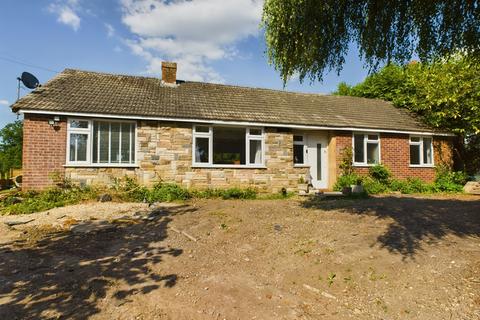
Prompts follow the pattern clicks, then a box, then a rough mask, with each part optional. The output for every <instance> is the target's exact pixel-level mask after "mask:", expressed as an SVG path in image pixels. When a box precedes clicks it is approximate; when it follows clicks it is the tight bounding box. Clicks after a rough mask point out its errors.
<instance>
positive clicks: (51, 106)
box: [12, 69, 432, 131]
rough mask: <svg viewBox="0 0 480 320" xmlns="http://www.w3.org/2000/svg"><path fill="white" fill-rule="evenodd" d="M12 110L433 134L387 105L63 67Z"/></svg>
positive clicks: (408, 116) (317, 95)
mask: <svg viewBox="0 0 480 320" xmlns="http://www.w3.org/2000/svg"><path fill="white" fill-rule="evenodd" d="M12 109H13V110H14V111H18V110H42V111H51V112H75V113H95V114H105V115H124V116H151V117H166V118H167V117H168V118H178V119H202V120H212V121H213V120H223V121H242V122H261V123H275V124H286V125H307V126H328V127H354V128H369V129H384V130H400V131H432V129H431V128H428V127H427V126H425V125H424V124H422V123H421V121H419V120H418V119H416V118H414V117H413V116H412V115H411V114H409V113H408V112H407V111H405V110H403V109H398V108H395V107H394V106H393V105H392V104H391V103H388V102H385V101H381V100H374V99H365V98H356V97H344V96H333V95H321V94H307V93H294V92H286V91H279V90H269V89H259V88H248V87H238V86H230V85H220V84H210V83H201V82H188V81H187V82H181V83H179V84H178V85H177V86H174V87H172V86H166V85H164V84H162V82H161V80H160V79H157V78H148V77H139V76H125V75H113V74H106V73H98V72H89V71H80V70H72V69H66V70H64V71H63V72H62V73H60V74H58V75H57V76H56V77H54V78H53V79H51V80H50V81H48V82H47V83H46V84H45V85H43V86H42V87H40V88H38V89H36V90H34V91H33V92H32V93H30V94H28V95H26V96H25V97H23V98H22V99H20V100H19V101H17V102H16V103H15V104H14V105H13V106H12Z"/></svg>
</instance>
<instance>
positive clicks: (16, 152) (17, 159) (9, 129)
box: [0, 121, 23, 176]
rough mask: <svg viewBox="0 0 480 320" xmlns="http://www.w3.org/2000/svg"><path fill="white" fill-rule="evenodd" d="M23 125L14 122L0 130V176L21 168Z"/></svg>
mask: <svg viewBox="0 0 480 320" xmlns="http://www.w3.org/2000/svg"><path fill="white" fill-rule="evenodd" d="M22 145H23V124H22V121H15V122H13V123H9V124H7V125H6V126H5V127H4V128H3V129H1V130H0V174H1V175H2V176H4V175H5V174H8V172H9V171H10V169H12V168H21V167H22Z"/></svg>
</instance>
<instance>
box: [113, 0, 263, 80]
mask: <svg viewBox="0 0 480 320" xmlns="http://www.w3.org/2000/svg"><path fill="white" fill-rule="evenodd" d="M121 3H122V9H123V17H122V21H123V23H124V24H125V25H126V26H127V27H128V28H129V29H130V31H131V32H132V33H133V34H134V35H135V36H136V38H135V39H134V40H132V39H130V40H128V41H127V42H126V43H127V45H128V46H129V47H130V49H131V50H132V52H133V53H134V54H136V55H139V56H141V57H142V58H144V59H145V60H146V61H147V62H148V66H147V72H149V73H154V74H159V73H160V72H161V61H162V60H173V61H176V62H178V63H179V65H178V73H179V74H178V77H179V78H180V79H185V80H198V81H210V82H222V78H221V76H220V75H219V74H218V73H217V72H216V71H215V70H213V68H212V67H210V66H209V63H211V62H212V61H216V60H220V59H227V58H232V57H234V56H235V55H236V48H235V44H236V43H237V42H238V41H240V40H242V39H245V38H247V37H249V36H257V35H258V34H259V23H260V18H261V14H262V5H263V0H229V1H225V0H173V1H172V0H169V1H165V0H122V2H121Z"/></svg>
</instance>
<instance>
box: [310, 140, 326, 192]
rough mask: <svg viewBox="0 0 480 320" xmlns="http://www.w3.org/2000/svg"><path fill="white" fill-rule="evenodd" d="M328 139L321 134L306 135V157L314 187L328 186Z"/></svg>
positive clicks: (322, 187) (323, 187)
mask: <svg viewBox="0 0 480 320" xmlns="http://www.w3.org/2000/svg"><path fill="white" fill-rule="evenodd" d="M327 147H328V139H327V137H326V136H324V135H321V134H308V135H307V154H308V155H307V157H308V164H309V165H310V181H311V183H312V185H313V187H314V188H315V189H327V187H328V153H327V152H328V151H327V150H328V149H327Z"/></svg>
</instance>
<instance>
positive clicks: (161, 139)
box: [66, 121, 308, 192]
mask: <svg viewBox="0 0 480 320" xmlns="http://www.w3.org/2000/svg"><path fill="white" fill-rule="evenodd" d="M137 135H138V152H137V158H138V164H139V167H138V168H67V169H66V175H67V177H69V178H71V179H72V180H73V181H74V182H80V183H86V184H111V183H113V181H114V178H122V177H124V176H125V175H127V176H131V177H136V178H137V179H138V181H139V182H140V183H142V184H145V185H147V186H151V185H153V184H154V183H156V182H158V181H165V182H175V183H177V184H180V185H182V186H184V187H186V188H193V189H206V188H229V187H242V188H245V187H249V186H252V187H255V188H257V189H258V190H259V191H260V192H279V191H280V190H281V189H282V188H286V189H287V190H288V191H296V190H297V185H298V181H299V179H300V177H303V178H304V179H305V178H306V173H307V170H308V168H294V167H293V134H292V133H291V132H285V131H283V132H282V130H277V129H275V128H266V129H265V164H266V168H261V169H253V168H192V125H191V124H182V123H170V122H168V123H167V122H156V121H141V122H139V123H138V127H137Z"/></svg>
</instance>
